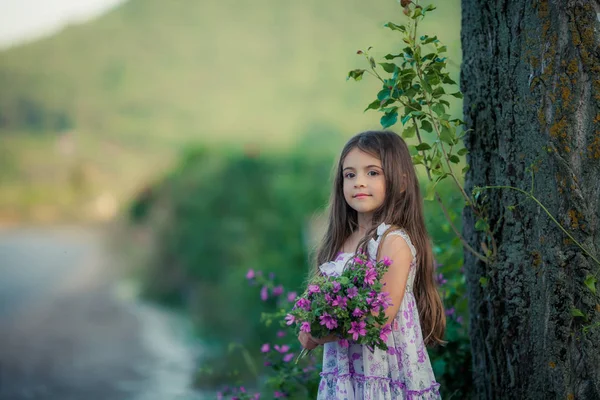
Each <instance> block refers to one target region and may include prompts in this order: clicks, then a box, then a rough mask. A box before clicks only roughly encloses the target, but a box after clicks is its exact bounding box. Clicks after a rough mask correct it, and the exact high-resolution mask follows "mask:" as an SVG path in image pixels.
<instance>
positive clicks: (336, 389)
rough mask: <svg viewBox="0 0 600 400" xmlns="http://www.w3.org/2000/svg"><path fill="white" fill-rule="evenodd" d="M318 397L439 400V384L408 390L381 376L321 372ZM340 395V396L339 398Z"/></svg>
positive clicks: (335, 398)
mask: <svg viewBox="0 0 600 400" xmlns="http://www.w3.org/2000/svg"><path fill="white" fill-rule="evenodd" d="M321 378H322V379H321V384H320V385H319V392H320V393H323V394H324V396H319V399H323V400H338V399H340V398H341V399H344V400H379V399H381V400H388V399H390V400H395V399H399V398H400V399H406V400H417V399H418V400H439V399H440V392H439V388H440V384H439V383H437V382H436V381H432V382H431V386H429V387H428V388H425V389H422V390H410V389H407V388H406V385H405V384H404V383H403V382H401V381H397V380H393V379H391V378H387V377H381V376H365V375H363V374H338V373H337V372H322V373H321ZM340 395H342V396H341V397H340Z"/></svg>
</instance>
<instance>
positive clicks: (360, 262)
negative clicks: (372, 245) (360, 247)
mask: <svg viewBox="0 0 600 400" xmlns="http://www.w3.org/2000/svg"><path fill="white" fill-rule="evenodd" d="M354 262H355V263H357V264H359V265H363V264H364V261H363V259H362V258H360V257H354Z"/></svg>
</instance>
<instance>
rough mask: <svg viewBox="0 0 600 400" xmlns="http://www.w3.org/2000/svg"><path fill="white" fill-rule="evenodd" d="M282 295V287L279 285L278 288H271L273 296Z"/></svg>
mask: <svg viewBox="0 0 600 400" xmlns="http://www.w3.org/2000/svg"><path fill="white" fill-rule="evenodd" d="M282 293H283V286H281V285H279V286H275V287H274V288H273V296H279V295H281V294H282Z"/></svg>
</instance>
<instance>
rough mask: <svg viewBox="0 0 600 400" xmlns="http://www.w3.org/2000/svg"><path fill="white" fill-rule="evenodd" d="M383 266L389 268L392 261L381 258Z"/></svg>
mask: <svg viewBox="0 0 600 400" xmlns="http://www.w3.org/2000/svg"><path fill="white" fill-rule="evenodd" d="M383 265H385V266H386V267H389V266H390V265H392V260H390V259H389V258H388V257H383Z"/></svg>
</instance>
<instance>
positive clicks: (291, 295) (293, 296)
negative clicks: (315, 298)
mask: <svg viewBox="0 0 600 400" xmlns="http://www.w3.org/2000/svg"><path fill="white" fill-rule="evenodd" d="M296 297H298V294H297V293H296V292H289V293H288V295H287V301H289V302H290V303H293V302H294V300H296Z"/></svg>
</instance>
